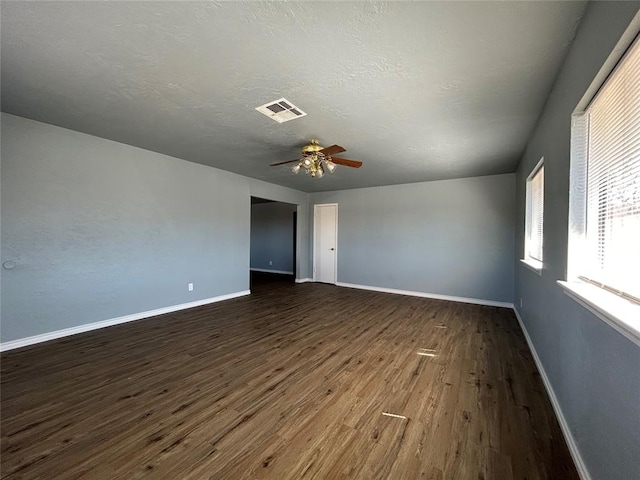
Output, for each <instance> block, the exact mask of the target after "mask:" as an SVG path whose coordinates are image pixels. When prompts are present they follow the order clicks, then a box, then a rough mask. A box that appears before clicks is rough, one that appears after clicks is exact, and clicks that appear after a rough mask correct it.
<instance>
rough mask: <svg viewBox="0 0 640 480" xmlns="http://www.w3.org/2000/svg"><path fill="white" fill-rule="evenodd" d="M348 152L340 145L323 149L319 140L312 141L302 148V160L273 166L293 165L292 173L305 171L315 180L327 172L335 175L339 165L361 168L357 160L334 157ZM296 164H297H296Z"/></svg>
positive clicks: (273, 164) (360, 163)
mask: <svg viewBox="0 0 640 480" xmlns="http://www.w3.org/2000/svg"><path fill="white" fill-rule="evenodd" d="M344 151H346V150H345V149H344V148H343V147H341V146H340V145H332V146H330V147H326V148H324V147H322V146H321V145H320V144H319V143H318V140H311V143H309V145H305V146H304V147H302V158H299V159H295V160H288V161H286V162H278V163H272V164H271V166H272V167H274V166H276V165H284V164H286V163H293V166H292V167H291V171H292V172H293V173H295V174H296V175H297V174H298V173H300V170H303V171H304V173H306V174H307V175H310V176H311V177H313V178H322V177H323V176H324V174H325V171H328V172H329V173H333V172H334V171H335V169H336V166H337V165H345V166H347V167H352V168H360V167H361V166H362V162H359V161H357V160H347V159H346V158H337V157H332V155H334V154H336V153H340V152H344ZM294 162H295V163H294Z"/></svg>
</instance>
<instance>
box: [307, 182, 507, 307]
mask: <svg viewBox="0 0 640 480" xmlns="http://www.w3.org/2000/svg"><path fill="white" fill-rule="evenodd" d="M514 198H515V176H514V174H506V175H494V176H486V177H475V178H464V179H458V180H444V181H436V182H424V183H411V184H406V185H393V186H386V187H373V188H362V189H355V190H343V191H336V192H325V193H313V194H311V196H310V207H309V208H310V209H311V211H312V209H313V204H320V203H338V204H339V206H338V282H344V283H353V284H358V285H367V286H374V287H384V288H394V289H400V290H410V291H418V292H424V293H436V294H442V295H452V296H459V297H467V298H475V299H482V300H493V301H499V302H509V303H510V302H512V299H513V262H512V260H511V259H512V258H513V257H512V255H513V251H514V244H513V241H514V233H515V225H514V220H515V207H514Z"/></svg>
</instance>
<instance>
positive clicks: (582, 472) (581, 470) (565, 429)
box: [513, 307, 591, 480]
mask: <svg viewBox="0 0 640 480" xmlns="http://www.w3.org/2000/svg"><path fill="white" fill-rule="evenodd" d="M513 311H514V312H515V314H516V318H517V319H518V323H519V324H520V328H521V329H522V332H523V333H524V338H526V339H527V345H529V350H531V354H532V355H533V360H534V361H535V362H536V367H538V372H540V376H541V377H542V383H544V388H545V389H546V390H547V395H549V399H550V400H551V405H552V406H553V411H554V412H555V414H556V418H557V419H558V423H559V424H560V429H561V430H562V434H563V435H564V440H565V442H567V446H568V447H569V452H571V458H573V463H574V464H575V466H576V470H578V475H579V476H580V479H581V480H591V475H589V471H588V470H587V466H586V465H585V463H584V460H582V455H580V450H578V445H577V444H576V442H575V440H574V438H573V435H572V434H571V429H570V428H569V424H568V423H567V420H566V418H565V417H564V414H563V413H562V408H560V403H559V402H558V397H556V394H555V392H554V391H553V387H552V386H551V382H550V381H549V377H547V373H546V372H545V370H544V367H543V366H542V362H541V361H540V357H538V352H536V348H535V347H534V346H533V342H532V341H531V337H530V336H529V332H527V328H526V327H525V326H524V322H523V321H522V317H520V313H519V312H518V310H517V309H516V308H515V307H514V308H513Z"/></svg>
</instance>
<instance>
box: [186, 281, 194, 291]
mask: <svg viewBox="0 0 640 480" xmlns="http://www.w3.org/2000/svg"><path fill="white" fill-rule="evenodd" d="M187 288H188V289H189V291H190V292H193V283H189V284H188V285H187Z"/></svg>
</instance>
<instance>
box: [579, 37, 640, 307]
mask: <svg viewBox="0 0 640 480" xmlns="http://www.w3.org/2000/svg"><path fill="white" fill-rule="evenodd" d="M583 117H584V119H583V120H582V125H583V127H582V128H584V129H586V131H585V132H584V133H586V135H584V134H583V135H582V138H583V141H584V142H585V145H584V147H586V148H584V156H585V157H586V158H585V159H584V162H583V163H584V164H585V165H584V168H585V172H584V174H583V175H582V177H583V178H582V181H581V183H582V184H583V187H584V188H585V190H586V191H585V194H584V197H586V198H585V199H584V203H585V211H584V213H585V219H584V227H583V229H584V232H583V235H584V238H583V241H582V243H583V245H582V248H581V250H582V255H581V256H582V257H583V258H581V259H578V262H579V263H578V265H579V267H578V268H577V273H578V277H579V278H580V279H582V280H586V281H588V282H591V283H594V284H596V285H598V286H600V287H602V288H605V289H607V290H610V291H612V292H614V293H616V294H618V295H621V296H623V297H626V298H628V299H631V300H633V301H637V302H640V41H638V40H636V42H635V43H634V44H633V45H632V46H631V47H630V49H629V50H628V51H627V53H626V54H625V56H624V57H623V58H622V60H621V61H620V62H619V63H618V65H617V66H616V68H615V69H614V71H613V72H612V73H611V75H610V76H609V78H608V79H607V81H606V82H605V83H604V85H603V86H602V87H601V89H600V91H599V92H598V93H597V94H596V96H595V97H594V99H593V100H592V102H591V103H590V104H589V106H588V107H587V108H586V110H585V112H584V114H583ZM570 253H571V252H570Z"/></svg>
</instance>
